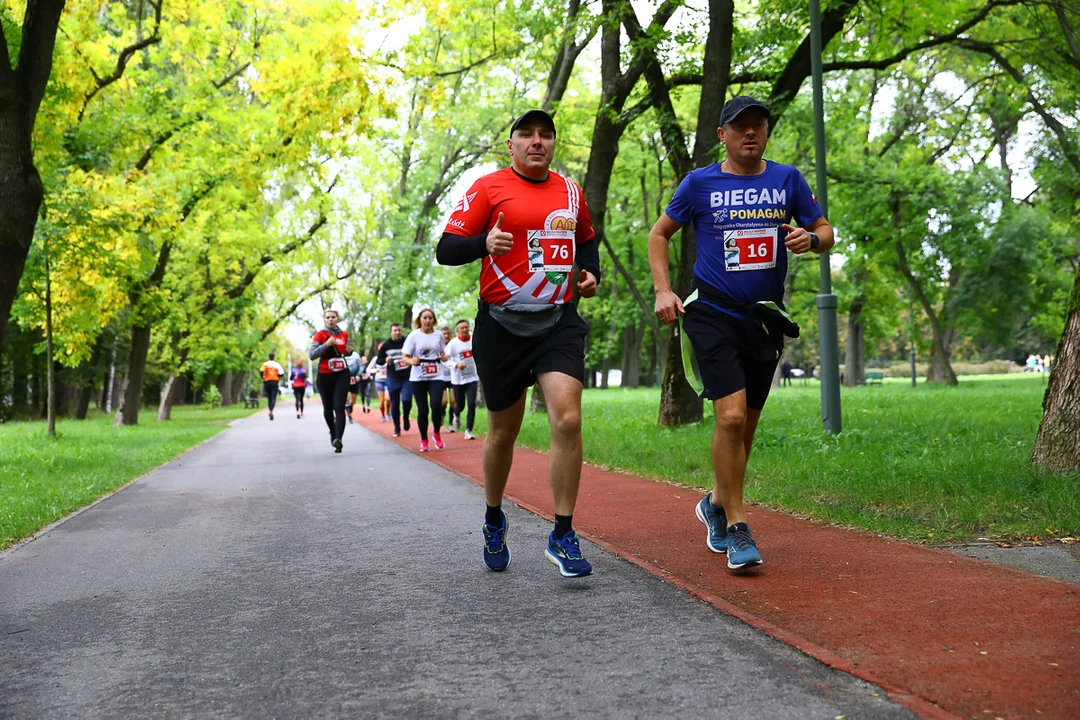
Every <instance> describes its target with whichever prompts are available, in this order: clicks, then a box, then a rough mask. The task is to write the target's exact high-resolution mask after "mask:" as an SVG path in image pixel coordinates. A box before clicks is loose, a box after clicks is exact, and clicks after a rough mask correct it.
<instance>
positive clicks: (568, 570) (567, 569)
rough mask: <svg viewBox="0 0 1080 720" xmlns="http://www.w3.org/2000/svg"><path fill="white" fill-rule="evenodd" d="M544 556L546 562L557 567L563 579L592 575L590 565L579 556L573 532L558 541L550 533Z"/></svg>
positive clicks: (578, 546)
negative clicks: (548, 561) (545, 556)
mask: <svg viewBox="0 0 1080 720" xmlns="http://www.w3.org/2000/svg"><path fill="white" fill-rule="evenodd" d="M544 554H545V555H547V559H548V560H550V561H551V562H553V563H555V565H557V566H558V568H559V572H560V573H562V576H563V577H581V576H583V575H591V574H592V565H590V564H589V561H588V560H586V559H585V558H584V557H582V556H581V545H580V544H579V543H578V539H577V534H576V533H574V531H573V530H571V531H570V532H568V533H566V534H565V535H563V536H562V537H561V538H559V539H558V540H556V539H555V533H554V532H552V533H551V535H549V536H548V546H547V550H545V551H544Z"/></svg>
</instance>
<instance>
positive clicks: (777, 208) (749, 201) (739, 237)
mask: <svg viewBox="0 0 1080 720" xmlns="http://www.w3.org/2000/svg"><path fill="white" fill-rule="evenodd" d="M667 215H668V217H670V218H671V219H672V220H674V221H675V222H677V223H679V224H680V225H688V224H690V223H691V222H693V224H694V230H695V231H696V234H697V262H695V263H694V275H695V276H696V277H698V278H700V279H701V280H704V281H705V282H706V283H708V284H709V285H712V286H713V287H715V288H717V289H719V290H722V291H724V293H726V294H727V295H729V296H730V297H731V298H732V299H734V300H735V301H736V302H738V303H741V304H744V305H749V304H751V303H756V302H758V301H761V300H772V301H774V302H780V301H781V300H783V297H784V277H785V276H786V275H787V248H785V247H784V237H785V236H786V235H787V233H786V232H785V231H784V230H783V229H782V228H781V227H780V226H781V225H783V224H790V223H791V220H792V218H794V219H795V220H796V221H797V222H798V224H799V225H800V226H801V227H807V226H808V225H810V224H811V223H813V222H814V221H816V220H817V219H818V218H820V217H821V215H822V213H821V208H820V207H818V203H817V198H815V197H814V193H813V192H811V190H810V186H809V185H807V184H806V179H805V178H803V176H802V173H800V172H799V171H798V170H796V169H795V168H793V167H791V166H790V165H782V164H780V163H774V162H772V161H768V162H767V164H766V166H765V172H763V173H761V174H760V175H735V174H732V173H728V172H724V171H723V170H721V169H720V164H719V163H714V164H712V165H709V166H708V167H704V168H699V169H697V170H692V171H691V172H690V173H689V174H687V176H686V177H685V178H683V181H682V183H680V184H679V188H678V189H677V190H676V191H675V195H674V197H672V198H671V202H670V203H668V206H667ZM710 304H711V303H710ZM718 309H721V310H724V312H727V313H730V314H732V315H735V316H736V317H741V315H740V314H739V313H737V312H732V311H731V310H727V309H724V308H718Z"/></svg>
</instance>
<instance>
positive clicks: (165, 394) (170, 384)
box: [157, 373, 183, 420]
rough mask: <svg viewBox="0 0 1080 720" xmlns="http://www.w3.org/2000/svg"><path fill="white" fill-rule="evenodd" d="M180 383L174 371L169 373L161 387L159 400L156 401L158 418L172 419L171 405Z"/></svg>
mask: <svg viewBox="0 0 1080 720" xmlns="http://www.w3.org/2000/svg"><path fill="white" fill-rule="evenodd" d="M182 384H183V383H181V382H180V378H178V377H177V376H176V373H172V374H170V375H169V379H168V380H166V381H165V387H163V388H162V389H161V401H160V402H159V403H158V411H157V419H158V420H171V419H172V406H173V403H174V402H175V401H176V395H177V394H178V393H179V390H180V386H181V385H182Z"/></svg>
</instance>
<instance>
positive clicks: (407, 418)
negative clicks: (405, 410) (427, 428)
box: [403, 415, 411, 432]
mask: <svg viewBox="0 0 1080 720" xmlns="http://www.w3.org/2000/svg"><path fill="white" fill-rule="evenodd" d="M403 420H404V421H405V422H404V424H403V427H404V428H405V432H409V428H410V427H411V426H410V425H409V416H408V415H406V416H405V417H404V418H403Z"/></svg>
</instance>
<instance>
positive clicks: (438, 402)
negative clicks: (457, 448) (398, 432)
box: [409, 380, 443, 440]
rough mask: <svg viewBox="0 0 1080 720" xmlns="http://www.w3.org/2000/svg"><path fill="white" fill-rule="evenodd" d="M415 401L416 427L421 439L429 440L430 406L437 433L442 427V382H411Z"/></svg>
mask: <svg viewBox="0 0 1080 720" xmlns="http://www.w3.org/2000/svg"><path fill="white" fill-rule="evenodd" d="M409 384H410V385H412V395H413V401H414V402H415V403H416V426H417V427H418V428H420V439H421V440H427V428H428V404H429V403H430V405H431V424H432V427H433V429H434V431H435V432H439V430H440V428H441V427H442V393H443V381H442V380H410V381H409Z"/></svg>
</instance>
